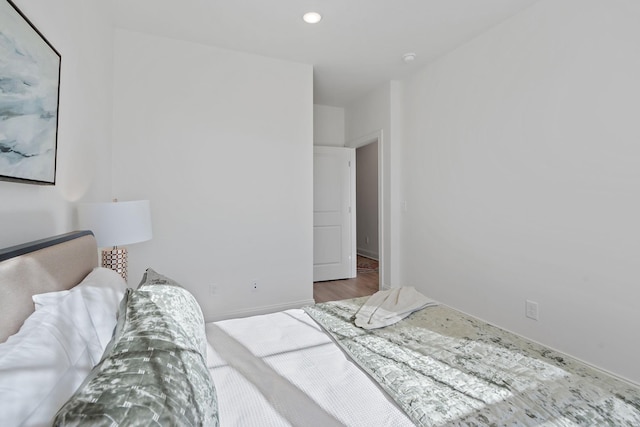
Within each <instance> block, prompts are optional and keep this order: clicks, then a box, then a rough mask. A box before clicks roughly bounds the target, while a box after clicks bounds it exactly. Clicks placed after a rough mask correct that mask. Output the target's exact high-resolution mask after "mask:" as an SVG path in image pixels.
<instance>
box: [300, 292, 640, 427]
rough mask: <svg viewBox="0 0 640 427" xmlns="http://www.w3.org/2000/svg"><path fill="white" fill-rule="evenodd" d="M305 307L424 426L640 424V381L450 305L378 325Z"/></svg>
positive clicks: (343, 306) (326, 308) (340, 306)
mask: <svg viewBox="0 0 640 427" xmlns="http://www.w3.org/2000/svg"><path fill="white" fill-rule="evenodd" d="M364 301H365V300H364V299H362V298H360V299H355V300H345V301H336V302H330V303H323V304H317V305H315V306H311V307H306V308H305V311H306V312H307V313H308V314H309V315H310V316H311V317H312V318H313V319H315V320H316V321H317V322H318V323H319V324H320V325H321V326H322V327H323V328H324V329H325V330H326V331H327V332H329V333H330V334H331V335H332V336H333V338H334V339H335V340H336V342H337V343H338V344H339V345H340V346H341V347H342V348H343V349H344V350H345V351H346V353H347V354H348V355H349V356H351V358H352V359H353V360H354V361H355V362H356V363H357V364H358V365H360V367H361V368H362V369H363V370H364V371H365V372H367V373H368V374H369V375H370V376H371V377H373V378H374V379H375V380H376V381H377V382H378V383H379V384H380V386H381V387H382V388H383V389H384V390H385V391H387V393H388V394H389V395H390V396H391V397H392V398H393V399H394V400H395V401H396V402H397V403H398V405H399V406H400V407H401V408H402V409H403V410H404V411H405V412H406V413H407V415H408V416H409V417H410V418H411V419H412V420H413V421H414V422H415V423H416V424H417V425H419V426H445V425H446V426H453V425H461V426H462V425H464V426H506V425H509V426H576V425H579V426H584V425H588V426H640V388H637V387H634V386H632V385H629V384H627V383H625V382H623V381H620V380H617V379H615V378H613V377H610V376H607V375H606V374H603V373H601V372H600V371H597V370H595V369H593V368H591V367H589V366H587V365H585V364H583V363H580V362H578V361H576V360H573V359H570V358H568V357H567V356H565V355H563V354H560V353H557V352H555V351H552V350H550V349H548V348H546V347H543V346H541V345H538V344H535V343H532V342H530V341H527V340H525V339H523V338H521V337H519V336H517V335H515V334H512V333H509V332H507V331H504V330H502V329H499V328H497V327H494V326H491V325H488V324H487V323H484V322H482V321H479V320H477V319H474V318H472V317H469V316H465V315H464V314H462V313H460V312H457V311H455V310H452V309H450V308H447V307H444V306H436V307H429V308H425V309H423V310H421V311H418V312H415V313H413V314H412V315H411V316H409V317H407V318H406V319H405V320H403V321H401V322H399V323H396V324H395V325H392V326H388V327H386V328H382V329H376V330H364V329H360V328H358V327H356V326H355V325H354V324H353V321H352V316H353V315H354V313H355V312H356V311H357V309H358V308H359V307H360V305H362V303H364Z"/></svg>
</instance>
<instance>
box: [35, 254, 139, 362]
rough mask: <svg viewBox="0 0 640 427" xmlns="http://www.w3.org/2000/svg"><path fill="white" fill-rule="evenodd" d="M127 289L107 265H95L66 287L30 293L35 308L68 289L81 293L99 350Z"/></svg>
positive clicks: (55, 300)
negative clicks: (61, 289) (56, 290)
mask: <svg viewBox="0 0 640 427" xmlns="http://www.w3.org/2000/svg"><path fill="white" fill-rule="evenodd" d="M126 289H127V282H125V280H124V279H123V278H122V276H120V275H119V274H118V273H116V272H115V271H113V270H111V269H109V268H103V267H96V268H94V269H93V271H92V272H91V273H89V274H88V275H87V277H85V278H84V279H83V280H82V282H80V283H79V284H78V285H77V286H76V287H74V288H72V289H70V290H68V291H58V292H47V293H44V294H38V295H34V296H33V298H32V299H33V303H34V305H35V307H36V310H40V309H42V308H43V307H46V306H48V305H50V304H57V303H59V302H60V301H61V299H62V298H64V296H65V295H67V294H69V293H74V292H78V293H80V294H81V295H82V297H83V299H84V302H85V304H86V306H87V309H88V310H89V316H90V318H91V324H92V325H93V327H94V329H95V331H96V335H97V337H98V340H99V341H100V344H101V346H102V350H103V351H104V349H105V348H106V347H107V344H108V343H109V341H110V340H111V336H112V335H113V328H115V326H116V322H117V312H118V305H119V304H120V301H121V300H122V297H123V296H124V292H125V290H126Z"/></svg>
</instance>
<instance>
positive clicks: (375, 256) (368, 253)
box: [356, 248, 378, 261]
mask: <svg viewBox="0 0 640 427" xmlns="http://www.w3.org/2000/svg"><path fill="white" fill-rule="evenodd" d="M356 253H357V254H358V255H362V256H364V257H367V258H371V259H375V260H376V261H378V252H372V251H369V250H367V249H360V248H358V249H356Z"/></svg>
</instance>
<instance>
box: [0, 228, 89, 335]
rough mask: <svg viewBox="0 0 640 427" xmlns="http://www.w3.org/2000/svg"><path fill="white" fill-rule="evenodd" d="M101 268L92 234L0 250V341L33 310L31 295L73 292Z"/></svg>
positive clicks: (74, 233)
mask: <svg viewBox="0 0 640 427" xmlns="http://www.w3.org/2000/svg"><path fill="white" fill-rule="evenodd" d="M97 265H98V249H97V245H96V239H95V237H94V236H93V233H92V232H91V231H73V232H71V233H67V234H62V235H59V236H54V237H50V238H47V239H42V240H38V241H35V242H29V243H25V244H22V245H18V246H12V247H10V248H6V249H0V342H4V341H5V340H6V339H7V338H8V337H9V336H10V335H13V334H14V333H16V332H17V331H18V330H19V329H20V326H22V323H23V322H24V321H25V319H26V318H27V317H29V315H30V314H31V313H33V311H34V306H33V301H32V299H31V296H32V295H35V294H39V293H44V292H52V291H59V290H63V289H70V288H72V287H74V286H75V285H77V284H78V283H80V282H81V281H82V279H84V278H85V277H86V275H87V274H89V273H90V272H91V270H93V268H94V267H97Z"/></svg>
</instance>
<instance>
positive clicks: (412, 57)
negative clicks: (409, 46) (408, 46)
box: [402, 52, 417, 64]
mask: <svg viewBox="0 0 640 427" xmlns="http://www.w3.org/2000/svg"><path fill="white" fill-rule="evenodd" d="M416 56H417V55H416V54H415V53H413V52H409V53H405V54H404V55H402V60H403V61H404V62H405V64H408V63H410V62H413V61H415V60H416Z"/></svg>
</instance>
